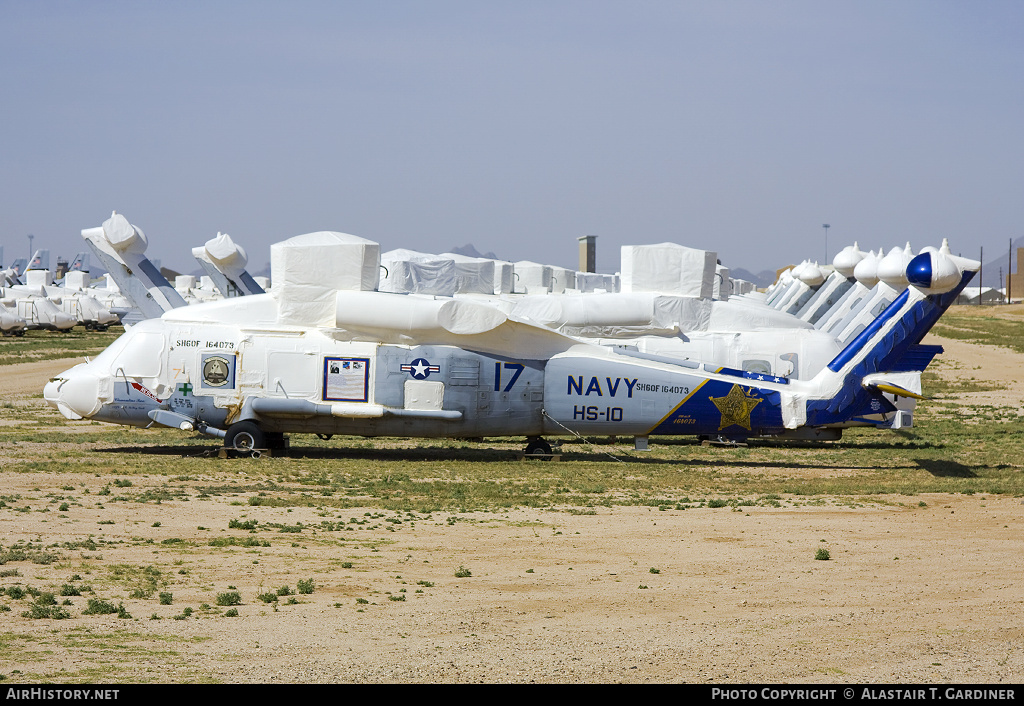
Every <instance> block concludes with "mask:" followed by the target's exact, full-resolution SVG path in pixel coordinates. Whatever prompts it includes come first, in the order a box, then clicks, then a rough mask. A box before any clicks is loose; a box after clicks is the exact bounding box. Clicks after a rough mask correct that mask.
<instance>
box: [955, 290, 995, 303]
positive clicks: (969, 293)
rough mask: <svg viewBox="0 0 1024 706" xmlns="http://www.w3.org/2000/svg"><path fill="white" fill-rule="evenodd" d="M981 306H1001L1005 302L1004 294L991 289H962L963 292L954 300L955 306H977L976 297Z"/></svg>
mask: <svg viewBox="0 0 1024 706" xmlns="http://www.w3.org/2000/svg"><path fill="white" fill-rule="evenodd" d="M979 296H980V297H981V303H982V304H1002V303H1003V302H1005V301H1006V293H1005V292H1004V291H1002V290H1001V289H995V288H993V287H964V291H962V292H960V295H959V296H958V297H957V298H956V303H957V304H977V303H978V297H979Z"/></svg>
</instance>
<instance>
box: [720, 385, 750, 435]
mask: <svg viewBox="0 0 1024 706" xmlns="http://www.w3.org/2000/svg"><path fill="white" fill-rule="evenodd" d="M708 399H709V400H711V401H712V402H714V403H715V406H716V407H718V411H719V412H721V413H722V421H721V423H720V424H719V425H718V430H719V431H721V430H722V429H725V428H726V427H728V426H732V425H733V424H735V425H737V426H741V427H743V428H744V429H746V430H747V431H750V413H751V412H752V411H754V407H756V406H757V405H758V404H760V402H761V399H760V398H758V397H747V396H746V395H745V394H743V390H741V389H740V386H739V385H733V386H732V389H731V390H729V394H728V395H726V396H725V397H709V398H708Z"/></svg>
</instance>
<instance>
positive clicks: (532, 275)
mask: <svg viewBox="0 0 1024 706" xmlns="http://www.w3.org/2000/svg"><path fill="white" fill-rule="evenodd" d="M515 272H516V275H518V277H517V278H516V289H515V291H516V292H522V293H525V294H549V293H550V292H551V266H550V265H542V264H540V263H537V262H530V261H529V260H520V261H519V262H517V263H515Z"/></svg>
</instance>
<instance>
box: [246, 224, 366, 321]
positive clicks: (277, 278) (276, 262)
mask: <svg viewBox="0 0 1024 706" xmlns="http://www.w3.org/2000/svg"><path fill="white" fill-rule="evenodd" d="M270 270H271V279H272V280H273V283H274V286H273V288H272V289H271V294H273V296H274V298H275V299H276V300H277V303H278V316H279V317H280V321H281V322H282V323H288V324H303V325H311V326H321V325H322V326H332V325H333V323H334V303H335V302H334V298H335V293H336V292H337V291H338V290H339V289H340V290H350V291H351V290H354V291H373V290H375V289H376V288H377V283H378V278H379V276H380V245H378V244H377V243H375V242H373V241H372V240H366V239H365V238H360V237H358V236H355V235H349V234H348V233H336V232H333V231H319V232H316V233H307V234H305V235H297V236H295V237H294V238H289V239H288V240H285V241H284V242H281V243H275V244H273V245H271V246H270ZM246 298H248V297H246Z"/></svg>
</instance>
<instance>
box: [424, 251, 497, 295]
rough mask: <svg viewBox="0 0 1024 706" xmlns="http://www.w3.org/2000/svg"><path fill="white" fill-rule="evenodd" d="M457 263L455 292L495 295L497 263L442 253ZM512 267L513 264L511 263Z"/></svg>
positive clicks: (480, 258) (485, 259) (442, 255)
mask: <svg viewBox="0 0 1024 706" xmlns="http://www.w3.org/2000/svg"><path fill="white" fill-rule="evenodd" d="M441 257H447V258H451V260H452V261H453V262H454V263H455V291H456V292H458V293H459V294H494V269H495V268H494V265H495V261H494V260H491V259H488V258H486V257H470V256H469V255H459V254H458V253H451V252H446V253H441ZM509 266H510V267H511V263H509Z"/></svg>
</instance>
